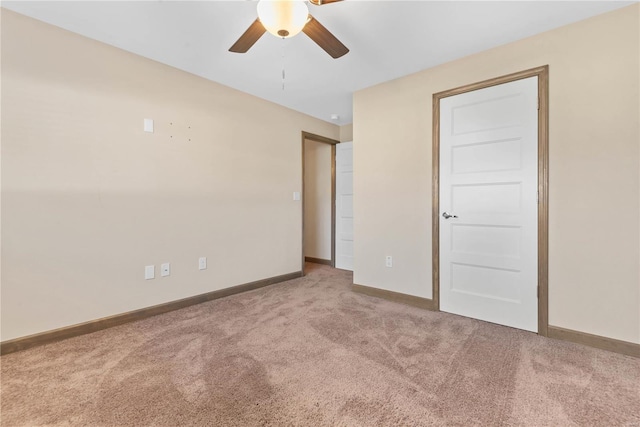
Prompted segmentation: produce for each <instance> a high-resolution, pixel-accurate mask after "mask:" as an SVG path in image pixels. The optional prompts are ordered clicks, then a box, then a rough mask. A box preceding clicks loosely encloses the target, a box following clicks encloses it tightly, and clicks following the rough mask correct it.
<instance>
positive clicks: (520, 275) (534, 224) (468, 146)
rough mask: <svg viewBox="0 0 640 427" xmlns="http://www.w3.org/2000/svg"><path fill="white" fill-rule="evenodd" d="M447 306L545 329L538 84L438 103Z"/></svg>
mask: <svg viewBox="0 0 640 427" xmlns="http://www.w3.org/2000/svg"><path fill="white" fill-rule="evenodd" d="M440 144H441V145H440V217H439V218H440V309H441V310H442V311H447V312H449V313H455V314H460V315H463V316H468V317H473V318H476V319H480V320H486V321H489V322H493V323H498V324H501V325H506V326H512V327H515V328H519V329H525V330H528V331H533V332H537V331H538V297H537V287H538V271H537V270H538V210H537V183H538V169H537V167H538V78H537V77H531V78H528V79H523V80H517V81H514V82H510V83H505V84H502V85H498V86H493V87H489V88H485V89H479V90H476V91H472V92H467V93H464V94H461V95H456V96H452V97H448V98H443V99H442V100H441V101H440Z"/></svg>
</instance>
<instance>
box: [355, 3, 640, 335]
mask: <svg viewBox="0 0 640 427" xmlns="http://www.w3.org/2000/svg"><path fill="white" fill-rule="evenodd" d="M638 8H639V6H638V5H637V4H636V5H633V6H630V7H627V8H623V9H620V10H617V11H614V12H611V13H607V14H605V15H601V16H597V17H594V18H592V19H589V20H586V21H582V22H579V23H575V24H572V25H569V26H566V27H563V28H559V29H556V30H553V31H550V32H547V33H543V34H540V35H537V36H534V37H531V38H528V39H525V40H522V41H518V42H515V43H512V44H509V45H505V46H502V47H499V48H496V49H492V50H489V51H486V52H483V53H480V54H477V55H473V56H470V57H467V58H463V59H461V60H458V61H455V62H451V63H448V64H444V65H442V66H438V67H435V68H431V69H428V70H424V71H422V72H419V73H417V74H413V75H411V76H408V77H405V78H401V79H399V80H395V81H391V82H387V83H384V84H381V85H378V86H375V87H372V88H368V89H365V90H362V91H360V92H357V93H356V94H355V96H354V131H353V133H354V139H355V141H356V142H355V146H354V169H355V183H354V187H355V190H354V191H355V194H356V195H357V197H356V198H355V206H354V209H355V218H356V223H355V276H354V281H355V282H356V283H358V284H362V285H366V286H373V287H377V288H381V289H388V290H392V291H397V292H402V293H406V294H411V295H416V296H420V297H426V298H430V297H431V129H432V128H431V113H432V108H431V102H432V94H433V93H435V92H440V91H443V90H447V89H451V88H455V87H458V86H462V85H465V84H469V83H473V82H477V81H481V80H485V79H489V78H492V77H496V76H501V75H504V74H508V73H512V72H516V71H520V70H525V69H528V68H533V67H537V66H540V65H545V64H549V66H550V142H549V144H550V201H549V203H550V213H549V216H550V235H549V240H550V243H549V244H550V248H549V250H550V259H549V310H550V313H549V321H550V324H551V325H554V326H560V327H564V328H569V329H573V330H577V331H583V332H587V333H592V334H597V335H602V336H606V337H611V338H616V339H620V340H625V341H630V342H634V343H640V297H639V294H640V284H639V283H640V280H639V273H640V258H639V257H640V250H639V246H640V238H639V236H640V234H639V232H640V227H639V226H640V205H639V202H640V197H639V195H640V183H639V178H640V176H639V170H640V169H639V160H640V150H639V144H640V131H639V117H640V111H639V101H640V94H639V80H638V75H639V73H640V68H639V52H640V45H639V13H638ZM380 117H385V120H380ZM385 255H393V257H394V266H393V268H385V267H384V256H385Z"/></svg>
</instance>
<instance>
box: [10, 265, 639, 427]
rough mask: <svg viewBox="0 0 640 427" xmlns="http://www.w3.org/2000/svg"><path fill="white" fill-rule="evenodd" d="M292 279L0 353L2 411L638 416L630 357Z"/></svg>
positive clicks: (26, 417) (404, 417)
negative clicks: (138, 320) (90, 331)
mask: <svg viewBox="0 0 640 427" xmlns="http://www.w3.org/2000/svg"><path fill="white" fill-rule="evenodd" d="M310 266H311V270H310V272H309V274H308V275H307V276H306V277H305V278H302V279H296V280H292V281H290V282H286V283H282V284H278V285H274V286H271V287H268V288H263V289H259V290H256V291H252V292H248V293H245V294H240V295H235V296H232V297H228V298H225V299H220V300H216V301H212V302H209V303H205V304H201V305H198V306H194V307H190V308H187V309H184V310H180V311H175V312H172V313H168V314H165V315H161V316H157V317H154V318H150V319H147V320H144V321H141V322H137V323H131V324H127V325H124V326H120V327H116V328H112V329H109V330H105V331H101V332H97V333H94V334H91V335H85V336H82V337H77V338H73V339H70V340H67V341H63V342H59V343H55V344H50V345H47V346H44V347H39V348H34V349H31V350H27V351H24V352H20V353H14V354H10V355H6V356H3V357H2V358H1V360H0V362H1V364H2V367H1V369H2V377H1V398H2V401H1V404H2V407H1V411H2V412H1V420H2V425H3V426H37V425H78V426H264V425H268V426H327V425H337V426H378V425H380V426H428V425H438V426H441V425H459V426H473V425H486V426H511V425H514V426H574V425H580V426H627V427H631V426H635V427H638V426H640V360H639V359H635V358H632V357H628V356H622V355H619V354H614V353H610V352H606V351H601V350H596V349H592V348H588V347H583V346H580V345H577V344H571V343H566V342H561V341H556V340H551V339H546V338H541V337H538V336H537V335H535V334H532V333H528V332H523V331H518V330H514V329H510V328H506V327H501V326H496V325H492V324H489V323H483V322H479V321H475V320H472V319H466V318H464V317H458V316H454V315H449V314H445V313H434V312H429V311H424V310H420V309H417V308H412V307H408V306H404V305H400V304H395V303H391V302H388V301H383V300H379V299H376V298H371V297H367V296H363V295H359V294H354V293H352V292H350V290H349V284H350V283H351V274H350V273H347V272H343V271H339V270H334V269H331V268H329V267H325V266H318V265H312V264H310Z"/></svg>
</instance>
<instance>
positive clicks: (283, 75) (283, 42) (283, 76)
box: [282, 37, 285, 90]
mask: <svg viewBox="0 0 640 427" xmlns="http://www.w3.org/2000/svg"><path fill="white" fill-rule="evenodd" d="M284 45H285V41H284V37H283V38H282V90H284V78H285V74H284V64H285V63H284Z"/></svg>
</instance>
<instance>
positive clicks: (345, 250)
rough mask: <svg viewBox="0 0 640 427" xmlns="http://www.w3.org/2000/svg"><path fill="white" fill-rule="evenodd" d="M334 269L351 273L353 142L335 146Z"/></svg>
mask: <svg viewBox="0 0 640 427" xmlns="http://www.w3.org/2000/svg"><path fill="white" fill-rule="evenodd" d="M336 268H341V269H343V270H351V271H353V142H342V143H340V144H337V145H336Z"/></svg>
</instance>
